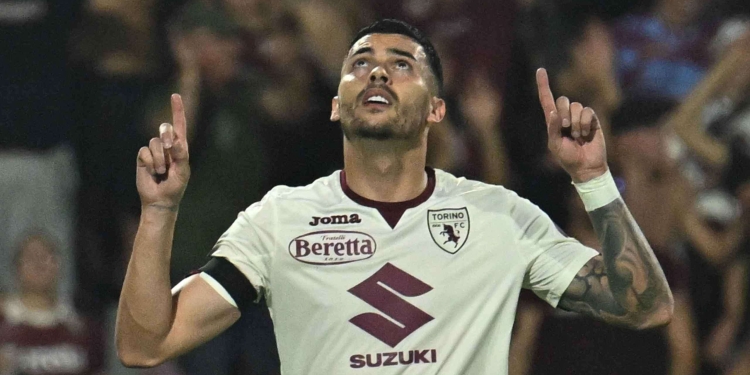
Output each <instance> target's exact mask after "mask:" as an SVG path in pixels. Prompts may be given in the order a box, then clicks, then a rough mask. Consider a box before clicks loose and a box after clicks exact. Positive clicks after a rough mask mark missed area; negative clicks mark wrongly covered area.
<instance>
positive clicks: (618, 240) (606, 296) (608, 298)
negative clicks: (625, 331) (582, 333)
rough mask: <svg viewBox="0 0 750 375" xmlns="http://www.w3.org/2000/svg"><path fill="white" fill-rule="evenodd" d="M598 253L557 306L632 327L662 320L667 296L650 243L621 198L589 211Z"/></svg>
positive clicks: (665, 317)
mask: <svg viewBox="0 0 750 375" xmlns="http://www.w3.org/2000/svg"><path fill="white" fill-rule="evenodd" d="M589 216H590V217H591V221H592V223H593V224H594V230H595V231H596V233H597V235H598V237H599V241H600V243H601V245H602V255H600V256H597V257H595V258H593V259H591V260H590V261H589V262H588V263H587V264H586V265H585V266H584V267H583V268H582V269H581V270H580V271H579V272H578V274H577V275H576V277H575V279H574V280H573V282H572V283H571V284H570V286H569V287H568V289H567V290H566V292H565V294H564V295H563V298H562V299H561V300H560V307H562V308H564V309H566V310H570V311H576V312H580V313H584V314H587V315H591V316H594V317H598V318H601V319H603V320H605V321H607V322H611V323H617V324H622V325H628V326H632V327H637V328H644V327H651V326H654V325H660V324H666V323H667V322H668V321H669V318H670V316H671V311H672V305H673V299H672V294H671V292H670V290H669V285H668V284H667V280H666V278H665V277H664V272H663V271H662V269H661V266H659V262H658V261H657V260H656V257H655V256H654V253H653V251H652V250H651V247H650V246H649V245H648V242H647V241H646V239H645V238H644V236H643V234H642V233H641V231H640V229H639V228H638V225H637V224H636V223H635V220H634V219H633V217H632V216H631V215H630V212H629V211H628V209H627V207H626V206H625V203H623V201H622V200H621V199H617V200H615V201H614V202H612V203H610V204H608V205H606V206H604V207H601V208H598V209H596V210H594V211H592V212H590V213H589Z"/></svg>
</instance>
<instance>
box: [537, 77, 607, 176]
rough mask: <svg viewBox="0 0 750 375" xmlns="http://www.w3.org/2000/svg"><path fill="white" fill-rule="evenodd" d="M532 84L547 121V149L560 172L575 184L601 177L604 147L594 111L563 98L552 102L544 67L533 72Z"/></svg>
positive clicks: (604, 158)
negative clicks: (536, 90) (558, 166)
mask: <svg viewBox="0 0 750 375" xmlns="http://www.w3.org/2000/svg"><path fill="white" fill-rule="evenodd" d="M536 84H537V89H538V90H539V102H540V103H541V104H542V109H543V110H544V118H545V119H546V121H547V146H548V147H549V149H550V151H552V154H553V155H555V157H556V158H557V160H558V162H559V163H560V165H562V167H563V169H565V171H566V172H568V174H569V175H570V177H571V178H572V179H573V182H576V183H578V182H585V181H588V180H590V179H592V178H594V177H598V176H601V175H602V174H604V173H605V172H606V171H607V148H606V147H605V145H604V135H603V134H602V129H601V126H600V123H599V118H598V117H597V116H596V113H594V110H593V109H591V108H589V107H583V105H581V103H576V102H574V103H571V102H570V100H569V99H568V98H567V97H564V96H561V97H559V98H558V99H557V101H555V98H554V96H553V95H552V90H551V89H550V87H549V77H548V76H547V71H546V70H545V69H544V68H540V69H539V70H537V72H536Z"/></svg>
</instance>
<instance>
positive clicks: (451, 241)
mask: <svg viewBox="0 0 750 375" xmlns="http://www.w3.org/2000/svg"><path fill="white" fill-rule="evenodd" d="M427 227H428V229H429V230H430V235H431V236H432V240H433V241H435V244H437V245H438V246H440V248H441V249H443V250H445V251H447V252H449V253H451V254H455V253H456V252H458V251H459V250H461V247H463V246H464V244H465V243H466V239H467V238H468V237H469V211H468V210H467V209H466V207H463V208H446V209H442V210H427Z"/></svg>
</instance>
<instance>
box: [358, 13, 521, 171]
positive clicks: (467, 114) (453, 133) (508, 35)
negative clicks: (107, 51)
mask: <svg viewBox="0 0 750 375" xmlns="http://www.w3.org/2000/svg"><path fill="white" fill-rule="evenodd" d="M366 4H368V5H369V6H370V7H371V8H372V9H373V12H374V14H375V15H376V17H378V18H398V19H402V20H404V21H406V22H409V23H411V24H413V25H415V26H417V27H418V28H420V29H421V30H422V31H423V32H425V34H426V35H427V36H428V37H430V39H431V40H432V42H433V43H434V44H435V48H436V49H437V50H438V53H439V54H440V59H441V62H442V64H443V75H444V77H445V89H444V99H445V100H446V102H447V105H448V111H447V116H446V119H444V121H443V123H442V124H440V126H437V127H433V128H432V129H431V132H430V139H429V142H430V148H428V150H429V151H428V162H429V163H430V164H431V165H433V166H435V167H437V168H442V169H447V170H449V171H451V172H453V173H456V174H458V175H462V176H466V177H469V178H475V179H478V180H482V181H485V182H488V183H493V184H507V183H508V182H509V178H510V166H509V162H508V158H507V151H506V146H505V140H504V139H503V133H502V132H501V129H502V125H501V119H502V108H503V104H502V100H503V92H502V88H503V87H504V86H505V83H506V74H507V71H508V67H509V64H510V56H511V54H510V48H511V41H512V36H513V25H514V19H515V4H514V2H513V1H510V0H503V1H495V2H486V1H480V0H457V1H456V0H429V1H390V0H385V1H369V2H366Z"/></svg>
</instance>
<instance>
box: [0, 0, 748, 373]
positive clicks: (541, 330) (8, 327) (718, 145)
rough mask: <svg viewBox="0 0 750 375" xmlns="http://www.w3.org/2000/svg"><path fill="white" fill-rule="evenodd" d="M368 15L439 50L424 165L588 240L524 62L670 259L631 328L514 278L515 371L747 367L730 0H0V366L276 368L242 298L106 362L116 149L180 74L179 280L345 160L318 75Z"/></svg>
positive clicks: (267, 328)
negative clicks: (262, 205) (659, 294)
mask: <svg viewBox="0 0 750 375" xmlns="http://www.w3.org/2000/svg"><path fill="white" fill-rule="evenodd" d="M379 18H398V19H402V20H405V21H407V22H410V23H412V24H414V25H416V26H417V27H419V28H420V29H422V30H423V31H424V32H425V33H426V34H427V35H428V36H429V37H430V38H431V40H432V41H433V43H434V44H435V46H436V49H437V50H438V52H439V53H440V56H441V59H442V62H443V68H444V72H445V73H444V74H445V99H446V102H447V103H448V115H447V118H446V120H445V121H444V122H443V123H442V124H441V125H440V126H437V127H435V128H434V129H433V131H431V133H430V139H429V142H430V145H429V155H428V164H430V165H432V166H434V167H436V168H441V169H444V170H447V171H450V172H452V173H454V174H456V175H461V176H466V177H469V178H473V179H479V180H482V181H485V182H489V183H494V184H503V185H505V186H508V187H510V188H512V189H514V190H516V191H517V192H518V193H519V194H520V195H522V196H524V197H527V198H529V199H530V200H531V201H532V202H534V203H535V204H537V205H538V206H540V207H541V208H542V209H543V210H544V211H545V212H547V213H548V214H549V215H550V216H551V217H552V219H553V220H554V221H555V222H556V223H557V224H558V225H559V226H560V227H561V228H562V229H563V230H564V231H565V232H566V233H567V234H568V235H570V236H573V237H575V238H577V239H578V240H580V241H581V242H582V243H584V244H586V245H588V246H590V247H592V248H595V249H598V248H600V244H599V242H598V240H597V237H596V234H595V233H594V232H593V229H592V227H591V225H590V223H589V221H588V216H587V215H586V213H585V211H584V209H583V205H582V203H581V202H580V200H579V199H578V196H577V195H576V194H575V190H574V189H573V187H572V186H571V184H570V179H569V177H568V176H567V175H566V174H565V172H564V171H562V169H561V168H559V167H558V166H557V165H556V163H555V162H554V160H552V158H551V156H550V154H549V153H548V152H547V149H546V132H545V127H544V116H543V113H542V111H541V108H540V106H539V103H538V99H537V94H536V89H535V84H534V72H535V69H536V68H537V67H540V66H544V67H546V68H547V69H548V70H549V72H550V75H551V81H552V82H551V84H552V86H553V92H554V93H555V94H556V95H565V96H568V97H569V98H570V99H571V101H578V102H581V103H583V104H584V105H587V106H590V107H592V108H593V109H594V110H595V111H596V113H597V114H598V116H599V118H600V120H601V122H602V125H603V129H604V131H605V136H606V142H607V145H608V158H609V165H610V168H611V170H612V172H613V175H615V176H616V180H617V183H618V187H619V188H620V191H621V193H622V196H623V197H624V199H625V201H626V203H627V204H628V207H629V208H630V210H631V212H632V215H633V216H634V217H635V219H636V220H637V222H638V223H639V224H640V226H641V229H642V230H643V233H644V235H645V236H646V237H647V238H648V240H649V242H650V244H651V245H652V247H653V248H654V250H655V252H656V254H657V257H658V258H659V260H660V262H661V263H662V265H663V268H664V271H665V273H666V275H667V277H668V279H669V281H670V285H671V287H672V290H673V293H674V296H675V301H676V305H675V315H674V319H673V321H672V323H671V324H670V325H669V326H667V327H666V328H664V329H659V330H653V331H646V332H635V331H629V330H624V329H620V328H617V327H612V326H607V325H604V324H601V323H599V322H597V321H593V320H590V319H588V318H583V317H580V316H578V315H574V314H569V313H565V312H563V311H560V310H554V309H552V308H550V307H549V306H546V305H542V304H540V303H539V302H538V301H537V300H536V299H535V298H533V297H528V296H527V295H522V298H521V300H520V301H519V308H518V314H517V318H516V326H515V330H514V338H513V342H512V347H511V362H510V370H511V374H512V375H527V374H528V375H531V374H536V375H543V374H601V373H606V374H622V375H632V374H638V375H644V374H645V375H650V374H671V375H681V374H684V375H693V374H694V375H709V374H726V375H740V374H750V325H749V324H748V323H750V309H748V294H749V291H750V288H748V287H749V286H750V281H749V280H748V276H749V275H750V274H749V272H750V268H749V266H750V263H748V262H750V3H748V2H747V1H746V0H637V1H618V0H379V1H372V0H360V1H355V0H130V1H121V0H66V1H59V0H0V227H1V228H3V229H2V230H1V231H0V292H1V296H2V297H0V375H6V374H29V375H30V374H111V375H116V374H138V373H143V374H174V375H193V374H195V375H213V374H216V375H234V374H238V375H239V374H253V375H262V374H278V373H279V364H278V356H277V353H276V347H275V341H274V338H273V328H272V324H271V322H270V318H269V316H268V311H267V309H266V308H264V307H263V305H262V304H261V305H259V306H257V307H256V309H255V310H253V311H252V312H251V313H248V314H244V315H243V317H242V318H241V320H240V321H239V322H238V324H235V325H234V326H233V327H232V328H231V329H230V330H228V331H227V332H225V333H224V334H222V335H220V336H219V337H217V338H216V339H214V340H213V341H211V342H209V343H208V344H206V345H204V346H203V347H201V348H199V349H197V350H195V351H194V352H192V353H190V354H188V355H185V356H183V357H181V358H180V359H178V360H176V361H174V362H170V363H167V364H165V365H162V366H160V367H157V368H155V369H149V370H133V369H126V368H124V367H122V366H121V365H119V363H118V361H117V358H116V354H115V352H114V348H113V343H114V339H113V327H114V316H115V311H116V307H117V300H118V294H119V289H120V286H121V282H122V279H123V277H124V271H125V268H126V265H127V261H128V259H129V252H130V250H131V249H132V242H133V239H134V236H135V231H136V229H137V227H138V222H139V212H140V206H139V201H138V196H137V193H136V189H135V179H134V177H135V173H134V171H135V159H136V155H137V151H138V149H139V148H140V147H141V146H143V145H146V144H147V143H148V140H149V139H150V138H151V137H153V136H155V135H156V134H158V130H157V129H158V127H159V125H160V124H161V123H163V122H169V121H171V118H170V110H169V99H168V98H169V94H170V93H172V92H178V93H180V94H181V95H182V97H183V101H184V102H185V106H186V110H187V117H188V121H187V123H188V138H189V142H190V151H191V155H190V156H191V165H192V168H193V172H192V177H191V181H190V185H189V187H188V189H187V192H186V194H185V197H184V199H183V203H182V205H181V207H180V215H179V219H178V224H177V229H176V233H175V239H174V251H173V255H172V279H173V281H174V282H175V283H176V282H178V281H179V280H180V279H182V277H183V276H184V275H186V274H188V273H189V272H190V271H191V270H193V269H195V268H197V267H199V266H201V265H203V263H204V262H205V260H206V254H207V253H208V251H209V250H210V249H211V247H212V246H213V244H214V242H215V241H216V239H217V238H218V237H219V236H220V234H221V233H222V232H223V231H224V230H225V229H226V228H228V227H229V225H230V224H231V223H232V222H233V221H234V219H235V218H236V215H237V212H239V211H241V210H243V209H245V208H246V207H247V206H249V205H250V204H251V203H253V202H255V201H257V200H259V199H260V198H261V197H262V196H263V194H264V193H265V192H266V191H267V190H268V189H270V188H271V187H272V186H275V185H279V184H283V185H290V186H299V185H304V184H307V183H309V182H311V181H312V180H314V179H315V178H317V177H321V176H324V175H327V174H330V173H331V172H333V171H334V170H336V169H340V168H341V167H342V164H343V162H342V141H341V138H342V134H341V131H340V129H339V127H338V125H337V124H335V123H331V122H330V121H329V120H328V118H329V114H330V103H331V98H332V97H333V96H334V95H335V93H336V90H337V86H338V80H339V75H340V70H341V62H342V59H343V57H344V55H345V53H346V52H347V49H348V46H349V43H350V42H351V38H352V36H353V35H354V34H355V33H356V31H357V30H358V29H359V28H361V27H364V26H366V25H367V24H369V23H370V22H372V21H374V20H375V19H379ZM467 292H470V291H467Z"/></svg>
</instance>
